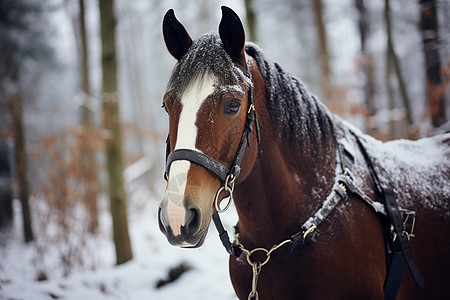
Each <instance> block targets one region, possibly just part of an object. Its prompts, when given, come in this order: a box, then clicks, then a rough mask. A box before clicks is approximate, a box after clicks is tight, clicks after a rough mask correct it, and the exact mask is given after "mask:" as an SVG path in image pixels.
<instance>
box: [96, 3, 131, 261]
mask: <svg viewBox="0 0 450 300" xmlns="http://www.w3.org/2000/svg"><path fill="white" fill-rule="evenodd" d="M100 27H101V40H102V78H103V84H102V93H103V94H102V101H103V106H102V108H103V127H104V129H106V130H107V131H108V132H109V139H108V141H107V145H106V157H107V169H108V179H109V185H108V192H109V199H110V209H111V216H112V222H113V235H114V243H115V247H116V258H117V264H121V263H124V262H126V261H128V260H130V259H132V257H133V255H132V251H131V242H130V236H129V233H128V216H127V197H126V192H125V186H124V176H123V168H124V159H123V151H122V128H121V122H120V115H119V101H118V100H119V99H118V93H117V61H116V38H115V28H116V18H115V15H114V1H113V0H100Z"/></svg>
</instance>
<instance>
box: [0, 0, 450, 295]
mask: <svg viewBox="0 0 450 300" xmlns="http://www.w3.org/2000/svg"><path fill="white" fill-rule="evenodd" d="M221 5H227V6H229V7H232V8H233V9H234V10H235V11H236V12H237V13H238V14H239V15H240V17H241V19H242V20H243V21H244V26H245V30H246V39H247V40H248V41H253V42H255V43H257V44H258V45H260V46H261V48H262V49H263V50H264V51H265V53H266V54H267V56H268V57H269V58H271V59H272V60H274V61H276V62H278V63H279V64H280V65H281V66H282V67H283V68H284V69H286V70H287V71H288V72H290V73H291V74H293V75H295V76H296V77H298V78H299V79H300V80H302V81H303V82H305V84H306V85H307V86H308V89H309V90H310V91H311V92H313V93H314V94H315V95H317V96H318V98H320V99H321V101H322V102H324V103H325V105H326V106H327V107H328V108H329V109H330V110H331V111H332V112H333V113H335V114H338V115H339V116H341V117H342V118H343V119H345V120H348V121H349V122H351V123H353V124H354V125H356V126H357V127H358V128H359V129H361V130H362V131H363V132H365V133H368V134H370V135H372V136H374V137H376V138H378V139H380V140H383V141H388V140H392V139H400V138H405V139H419V138H421V137H426V136H432V135H435V134H439V133H445V132H450V121H449V118H450V117H449V116H450V97H449V82H450V34H449V33H450V2H449V1H447V0H415V1H413V0H375V1H369V0H342V1H341V0H340V1H337V0H283V1H277V2H274V1H270V0H229V1H224V0H222V1H219V0H213V1H208V0H192V1H182V0H168V1H159V0H136V1H126V0H50V1H46V0H0V299H30V297H32V298H33V299H49V298H53V299H58V298H63V297H64V298H66V299H80V297H88V298H95V299H103V298H102V297H104V299H111V298H119V299H131V298H132V299H148V298H151V299H167V298H168V297H175V298H178V297H181V296H182V295H183V293H186V289H187V290H188V291H191V292H192V293H193V295H194V294H195V293H197V294H196V295H199V293H200V292H199V290H202V291H201V294H200V295H201V296H200V298H202V297H203V298H206V297H209V298H211V297H214V298H215V299H222V298H223V299H233V297H234V293H233V289H232V287H231V283H230V282H229V279H228V272H227V266H226V265H227V262H226V261H227V255H226V253H225V252H223V249H221V248H220V245H219V244H220V242H219V241H218V238H217V236H215V235H210V236H208V241H207V242H206V243H205V244H208V243H209V244H210V246H206V245H205V247H203V248H202V249H198V250H195V254H194V253H193V252H194V250H193V251H186V250H179V249H172V247H171V246H170V245H169V244H168V243H167V241H166V240H165V239H164V237H163V236H162V234H161V233H160V232H159V229H158V224H157V207H158V204H159V201H160V198H161V197H162V194H163V191H164V187H165V182H164V179H163V172H164V158H165V146H164V143H165V139H166V137H167V131H168V118H167V115H166V114H165V113H164V112H163V109H162V108H161V103H162V98H163V95H164V93H165V87H166V84H167V81H168V79H169V76H170V73H171V71H172V68H173V66H174V65H175V63H176V60H175V59H174V58H173V57H172V56H171V55H170V54H169V53H168V51H167V49H166V47H165V44H164V41H163V37H162V30H161V23H162V18H163V16H164V14H165V12H166V11H167V10H168V9H170V8H173V9H174V10H175V13H176V15H177V18H178V19H179V20H180V21H181V22H182V23H183V24H184V25H185V26H186V28H187V30H188V31H189V32H190V34H191V36H192V37H195V36H198V35H200V34H203V33H206V32H215V33H217V27H218V24H219V21H220V7H221ZM225 221H226V223H227V224H226V225H227V226H232V225H233V224H234V223H235V222H236V221H237V216H236V215H231V216H229V217H228V218H227V219H226V220H225ZM183 251H186V253H185V252H183ZM190 256H192V257H193V258H189V257H190ZM206 260H209V261H210V262H209V263H208V262H206ZM211 262H212V263H211ZM219 264H220V265H221V268H222V269H220V270H217V269H216V268H215V267H214V265H219ZM184 273H186V275H183V277H181V279H183V278H185V277H187V276H191V277H189V278H190V280H189V281H186V282H184V283H178V282H179V280H177V279H178V277H180V276H181V274H184ZM207 274H213V275H212V276H211V278H209V280H207V281H205V282H201V281H202V279H201V278H204V277H208V276H209V275H207ZM130 277H139V280H138V281H137V283H139V286H137V285H138V284H137V283H136V282H133V281H132V280H130ZM181 279H180V280H181ZM215 279H216V280H221V281H226V283H225V284H224V286H223V287H221V288H220V289H218V290H215V289H214V288H212V287H211V285H212V283H213V282H214V280H215ZM171 281H175V282H174V283H171V284H170V286H172V287H162V288H160V287H161V286H164V285H166V284H167V285H169V283H170V282H171ZM192 281H198V282H197V283H196V284H193V285H192V286H190V284H192ZM71 289H72V291H73V290H74V289H77V292H76V293H74V292H70V290H71ZM131 290H133V291H131ZM183 290H184V292H183ZM218 294H220V296H218ZM36 295H38V296H36ZM152 297H154V298H152ZM193 298H198V297H193Z"/></svg>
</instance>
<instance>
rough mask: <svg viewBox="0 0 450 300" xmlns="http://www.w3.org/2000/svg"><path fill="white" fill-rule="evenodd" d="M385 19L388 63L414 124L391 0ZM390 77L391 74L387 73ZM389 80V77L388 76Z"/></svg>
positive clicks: (408, 118)
mask: <svg viewBox="0 0 450 300" xmlns="http://www.w3.org/2000/svg"><path fill="white" fill-rule="evenodd" d="M384 4H385V7H384V19H385V22H386V32H387V55H388V57H389V58H388V59H387V61H388V63H390V62H392V63H393V67H394V71H395V74H396V76H397V80H398V86H399V92H400V96H401V100H402V103H403V106H404V108H405V112H406V120H407V123H408V125H412V124H413V122H414V121H413V116H412V112H411V107H410V100H409V98H408V92H407V90H406V85H405V80H404V78H403V74H402V70H401V66H400V60H399V58H398V56H397V55H396V53H395V49H394V44H393V37H392V22H391V9H390V0H385V2H384ZM387 77H389V74H388V75H387ZM387 80H389V78H387Z"/></svg>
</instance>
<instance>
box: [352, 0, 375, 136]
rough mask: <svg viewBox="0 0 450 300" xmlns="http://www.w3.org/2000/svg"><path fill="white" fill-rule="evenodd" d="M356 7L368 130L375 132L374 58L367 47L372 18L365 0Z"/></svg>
mask: <svg viewBox="0 0 450 300" xmlns="http://www.w3.org/2000/svg"><path fill="white" fill-rule="evenodd" d="M355 6H356V9H357V10H358V12H359V16H358V17H359V19H358V28H359V38H360V43H361V58H360V66H361V70H362V72H363V74H364V77H365V78H364V79H365V83H364V96H365V97H364V98H365V105H366V114H365V117H366V118H365V120H366V131H367V132H368V133H373V132H372V131H373V128H372V125H371V124H370V123H371V122H370V120H371V118H372V117H373V116H374V115H375V114H376V107H375V99H374V95H375V82H374V58H373V55H372V54H371V53H370V52H369V50H368V49H367V36H368V35H369V32H370V22H369V21H370V20H369V13H368V11H367V9H366V6H365V5H364V0H355Z"/></svg>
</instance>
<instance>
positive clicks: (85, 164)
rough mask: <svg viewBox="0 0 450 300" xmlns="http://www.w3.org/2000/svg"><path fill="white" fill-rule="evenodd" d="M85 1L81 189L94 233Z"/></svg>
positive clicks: (94, 190)
mask: <svg viewBox="0 0 450 300" xmlns="http://www.w3.org/2000/svg"><path fill="white" fill-rule="evenodd" d="M84 2H85V1H84V0H79V6H80V14H79V20H80V44H81V54H80V63H81V89H82V91H83V98H84V99H83V105H82V107H81V122H82V125H83V134H84V135H85V138H84V139H83V140H82V143H83V145H82V151H83V155H82V156H81V158H82V159H81V162H80V163H81V168H82V170H83V177H82V181H83V187H85V195H84V197H83V201H84V202H85V204H86V207H87V208H88V212H89V224H88V230H89V232H91V233H95V232H96V231H97V228H98V205H97V193H98V187H99V184H98V178H97V170H96V165H97V163H96V159H95V147H94V146H93V145H94V141H93V139H94V136H93V129H94V121H93V119H94V116H93V111H92V103H91V102H92V98H91V84H90V76H89V52H88V40H87V37H86V34H87V33H86V22H85V3H84Z"/></svg>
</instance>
